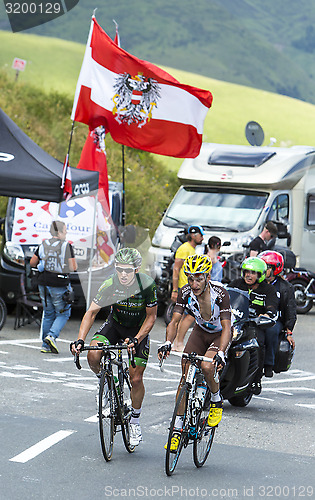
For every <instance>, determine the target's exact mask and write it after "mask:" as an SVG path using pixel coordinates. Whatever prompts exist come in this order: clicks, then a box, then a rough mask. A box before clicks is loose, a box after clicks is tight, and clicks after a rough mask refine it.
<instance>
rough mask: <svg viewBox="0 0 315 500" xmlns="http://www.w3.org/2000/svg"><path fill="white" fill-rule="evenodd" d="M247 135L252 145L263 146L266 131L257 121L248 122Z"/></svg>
mask: <svg viewBox="0 0 315 500" xmlns="http://www.w3.org/2000/svg"><path fill="white" fill-rule="evenodd" d="M245 135H246V139H247V140H248V142H249V144H250V145H251V146H261V145H262V143H263V142H264V138H265V134H264V131H263V129H262V128H261V126H260V125H259V123H257V122H248V123H247V125H246V127H245Z"/></svg>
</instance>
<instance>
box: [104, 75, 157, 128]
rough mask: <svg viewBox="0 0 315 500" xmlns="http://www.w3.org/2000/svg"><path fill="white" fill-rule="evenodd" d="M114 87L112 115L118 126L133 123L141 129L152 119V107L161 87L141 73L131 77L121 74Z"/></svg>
mask: <svg viewBox="0 0 315 500" xmlns="http://www.w3.org/2000/svg"><path fill="white" fill-rule="evenodd" d="M115 80H116V83H115V85H114V89H115V92H116V93H115V95H114V97H113V101H114V104H115V105H114V108H113V115H116V116H115V119H116V120H117V121H118V123H119V124H126V125H131V124H132V123H135V124H136V125H138V127H139V128H141V127H143V125H145V124H146V123H147V122H149V121H150V120H151V118H152V112H153V109H154V107H156V106H157V103H158V100H159V98H160V97H161V94H160V91H161V87H160V85H159V84H158V82H157V81H156V80H154V79H153V78H148V77H146V76H144V75H143V74H142V73H138V74H137V75H136V76H131V75H130V74H129V73H123V74H120V75H118V76H117V78H116V79H115Z"/></svg>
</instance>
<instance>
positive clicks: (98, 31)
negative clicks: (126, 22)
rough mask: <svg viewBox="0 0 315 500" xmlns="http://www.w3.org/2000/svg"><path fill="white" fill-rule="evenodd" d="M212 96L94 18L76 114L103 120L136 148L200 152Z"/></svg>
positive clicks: (97, 121)
mask: <svg viewBox="0 0 315 500" xmlns="http://www.w3.org/2000/svg"><path fill="white" fill-rule="evenodd" d="M211 104H212V95H211V93H210V92H209V91H208V90H201V89H198V88H195V87H191V86H189V85H183V84H181V83H179V82H178V81H177V80H175V78H173V77H172V76H171V75H169V74H168V73H166V72H165V71H163V70H162V69H160V68H158V67H157V66H155V65H154V64H151V63H149V62H147V61H142V60H141V59H138V58H136V57H135V56H133V55H131V54H128V52H126V51H125V50H123V49H122V48H121V47H119V46H117V45H116V44H115V43H114V42H113V41H112V40H111V38H110V37H109V36H108V35H107V34H106V33H105V31H104V30H103V29H102V28H101V27H100V25H99V24H98V23H97V21H96V19H95V17H94V16H93V18H92V23H91V29H90V33H89V38H88V42H87V46H86V50H85V55H84V60H83V64H82V68H81V72H80V76H79V80H78V83H77V88H76V93H75V98H74V104H73V109H72V115H71V118H72V120H74V121H78V122H82V123H86V124H88V125H89V127H90V129H94V128H96V127H97V126H100V125H103V126H104V127H105V129H106V131H109V132H110V134H111V136H112V137H113V139H114V140H115V141H116V142H118V143H120V144H124V145H126V146H130V147H132V148H137V149H143V150H145V151H150V152H151V153H157V154H161V155H167V156H176V157H180V158H194V157H196V156H197V155H198V154H199V150H200V147H201V142H202V132H203V123H204V119H205V117H206V114H207V111H208V109H209V108H210V106H211Z"/></svg>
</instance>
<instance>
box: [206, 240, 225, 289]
mask: <svg viewBox="0 0 315 500" xmlns="http://www.w3.org/2000/svg"><path fill="white" fill-rule="evenodd" d="M220 249H221V240H220V238H219V237H218V236H211V238H209V240H208V246H207V247H206V250H208V251H206V254H207V255H208V257H210V259H211V262H212V269H211V281H222V276H223V269H222V265H221V263H220V262H219V260H218V253H219V252H220Z"/></svg>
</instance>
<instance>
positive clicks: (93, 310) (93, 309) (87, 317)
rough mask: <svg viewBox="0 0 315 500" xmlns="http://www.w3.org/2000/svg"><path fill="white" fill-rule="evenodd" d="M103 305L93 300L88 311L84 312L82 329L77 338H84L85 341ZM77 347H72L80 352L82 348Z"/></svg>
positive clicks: (74, 350) (73, 350)
mask: <svg viewBox="0 0 315 500" xmlns="http://www.w3.org/2000/svg"><path fill="white" fill-rule="evenodd" d="M100 309H101V307H100V306H98V305H97V304H95V302H92V303H91V305H90V307H89V309H88V310H87V311H86V313H85V314H84V316H83V318H82V321H81V325H80V330H79V335H78V338H77V340H83V341H85V339H86V337H87V334H88V333H89V331H90V329H91V327H92V325H93V323H94V321H95V318H96V315H97V313H98V312H99V311H100ZM79 347H80V346H78V347H77V348H76V347H75V346H73V347H72V352H79V351H80V349H81V348H79Z"/></svg>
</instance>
